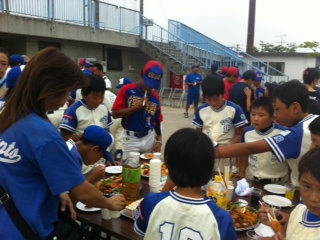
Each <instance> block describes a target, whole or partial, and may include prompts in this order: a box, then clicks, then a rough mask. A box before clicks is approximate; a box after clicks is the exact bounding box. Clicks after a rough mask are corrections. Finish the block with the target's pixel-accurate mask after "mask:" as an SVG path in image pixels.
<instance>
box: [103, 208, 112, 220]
mask: <svg viewBox="0 0 320 240" xmlns="http://www.w3.org/2000/svg"><path fill="white" fill-rule="evenodd" d="M101 215H102V219H104V220H109V219H111V216H110V210H109V209H108V208H102V209H101Z"/></svg>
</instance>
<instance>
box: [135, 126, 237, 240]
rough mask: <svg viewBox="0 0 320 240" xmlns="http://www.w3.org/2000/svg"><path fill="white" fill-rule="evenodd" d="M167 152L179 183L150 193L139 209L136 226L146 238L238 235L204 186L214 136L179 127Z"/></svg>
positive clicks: (231, 238)
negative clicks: (206, 194) (203, 188)
mask: <svg viewBox="0 0 320 240" xmlns="http://www.w3.org/2000/svg"><path fill="white" fill-rule="evenodd" d="M164 156H166V157H165V159H164V160H165V163H166V164H167V166H168V170H169V175H170V178H171V179H172V181H173V182H174V183H175V185H176V186H177V187H176V188H175V190H171V191H169V192H162V193H149V194H148V195H147V196H146V197H145V198H144V199H143V201H142V202H141V203H140V206H139V207H138V209H137V213H136V217H137V219H136V220H135V224H134V230H135V231H136V232H137V233H138V234H141V235H143V236H144V239H206V240H213V239H222V240H235V239H237V235H236V232H235V228H234V224H233V220H232V218H231V215H230V214H229V213H228V212H227V211H226V210H224V209H222V208H220V207H219V206H218V205H216V204H215V203H214V202H213V200H212V199H210V198H207V197H203V193H202V190H201V186H203V185H205V184H207V182H208V181H209V180H210V178H211V177H212V175H211V174H212V168H213V164H214V152H213V145H212V141H211V139H210V138H209V137H208V136H206V135H205V134H204V133H202V132H199V131H196V130H195V129H192V128H183V129H180V130H178V131H176V132H175V133H174V134H172V135H171V137H170V138H169V139H168V141H167V142H166V146H165V150H164ZM195 159H196V161H195ZM181 236H183V237H181Z"/></svg>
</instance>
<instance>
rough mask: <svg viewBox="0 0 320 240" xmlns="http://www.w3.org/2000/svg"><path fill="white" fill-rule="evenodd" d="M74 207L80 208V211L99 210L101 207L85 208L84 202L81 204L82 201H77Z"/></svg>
mask: <svg viewBox="0 0 320 240" xmlns="http://www.w3.org/2000/svg"><path fill="white" fill-rule="evenodd" d="M76 207H77V208H78V209H79V210H81V211H85V212H96V211H100V210H101V208H95V207H92V208H87V207H86V205H85V204H83V203H82V202H77V204H76Z"/></svg>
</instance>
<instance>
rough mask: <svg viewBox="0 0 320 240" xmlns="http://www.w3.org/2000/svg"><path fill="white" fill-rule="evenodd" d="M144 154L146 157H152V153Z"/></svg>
mask: <svg viewBox="0 0 320 240" xmlns="http://www.w3.org/2000/svg"><path fill="white" fill-rule="evenodd" d="M144 156H145V158H147V159H153V153H145V154H144Z"/></svg>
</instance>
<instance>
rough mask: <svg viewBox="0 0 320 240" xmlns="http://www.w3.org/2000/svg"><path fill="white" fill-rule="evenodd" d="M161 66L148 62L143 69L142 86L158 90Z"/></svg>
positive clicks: (161, 71)
mask: <svg viewBox="0 0 320 240" xmlns="http://www.w3.org/2000/svg"><path fill="white" fill-rule="evenodd" d="M162 76H163V66H162V65H161V64H160V63H159V62H157V61H149V62H147V64H146V65H145V67H144V68H143V79H144V84H145V85H146V86H147V87H149V88H153V89H160V86H161V78H162Z"/></svg>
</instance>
